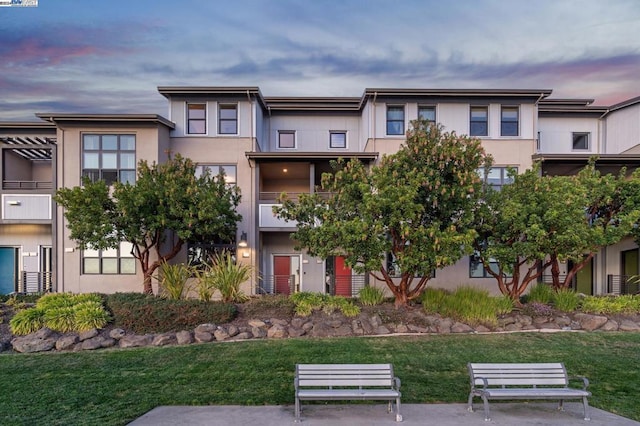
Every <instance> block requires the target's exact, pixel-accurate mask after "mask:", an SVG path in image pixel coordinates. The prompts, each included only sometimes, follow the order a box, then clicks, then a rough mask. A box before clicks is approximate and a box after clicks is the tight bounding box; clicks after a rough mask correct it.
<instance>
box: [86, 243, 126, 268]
mask: <svg viewBox="0 0 640 426" xmlns="http://www.w3.org/2000/svg"><path fill="white" fill-rule="evenodd" d="M132 248H133V246H132V244H131V243H129V242H124V241H123V242H121V243H120V245H119V247H118V248H115V249H107V250H91V249H86V250H83V251H82V273H83V274H135V273H136V259H135V258H134V257H133V254H132Z"/></svg>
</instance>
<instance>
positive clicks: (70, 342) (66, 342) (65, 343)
mask: <svg viewBox="0 0 640 426" xmlns="http://www.w3.org/2000/svg"><path fill="white" fill-rule="evenodd" d="M78 341H79V338H78V336H77V335H76V334H67V335H65V336H62V337H60V338H59V339H58V340H56V350H59V351H66V350H70V349H73V347H74V346H75V344H76V343H78Z"/></svg>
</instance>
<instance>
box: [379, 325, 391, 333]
mask: <svg viewBox="0 0 640 426" xmlns="http://www.w3.org/2000/svg"><path fill="white" fill-rule="evenodd" d="M376 334H391V331H389V329H388V328H387V327H385V326H384V325H381V326H380V327H378V328H376Z"/></svg>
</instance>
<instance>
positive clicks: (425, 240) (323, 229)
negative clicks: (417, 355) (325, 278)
mask: <svg viewBox="0 0 640 426" xmlns="http://www.w3.org/2000/svg"><path fill="white" fill-rule="evenodd" d="M487 161H489V158H488V157H487V156H486V155H485V153H484V150H483V149H482V146H481V144H480V141H479V140H477V139H474V138H469V137H466V136H458V135H457V134H455V133H453V132H452V133H449V132H444V131H443V129H442V127H441V126H437V125H430V124H428V123H427V122H426V121H414V122H413V123H412V128H411V129H410V130H409V131H408V132H407V139H406V143H405V144H403V145H402V146H401V147H400V149H399V151H398V152H396V153H394V154H392V155H389V156H384V157H383V158H382V159H381V161H380V163H379V165H374V166H372V167H371V168H370V169H367V168H366V167H365V166H364V165H363V164H362V163H361V162H359V161H356V160H351V161H349V162H345V161H343V160H339V161H337V162H334V163H333V166H334V170H335V172H334V173H327V174H324V175H323V177H322V190H323V191H325V192H329V193H330V194H331V195H330V196H329V197H328V198H326V197H321V196H319V195H318V194H309V195H302V196H301V197H300V198H299V201H298V202H294V201H292V200H288V199H286V194H285V196H284V197H283V198H282V200H281V201H282V203H283V204H282V207H280V208H276V209H275V211H276V213H277V214H278V215H279V216H280V217H282V218H285V219H288V220H295V221H297V223H298V225H297V226H298V227H297V231H296V232H295V233H294V234H293V236H292V238H293V239H295V240H296V241H297V246H298V247H297V248H306V249H307V250H308V252H309V253H310V254H311V255H313V256H319V257H322V258H327V257H329V256H344V257H345V261H346V263H347V264H348V265H349V266H350V267H351V268H353V270H354V271H356V272H357V273H370V274H371V275H372V276H373V277H375V278H376V279H378V280H380V281H383V282H385V283H386V285H387V286H388V287H389V289H390V290H391V292H392V293H393V295H394V296H395V303H396V306H404V305H406V304H407V303H408V302H409V301H410V300H412V299H416V298H418V297H420V295H421V293H422V291H423V290H424V288H425V286H426V284H427V281H428V280H429V278H430V277H431V274H432V272H433V271H434V270H435V269H439V268H443V267H445V266H448V265H452V264H453V263H455V262H456V261H457V260H459V259H460V258H461V257H462V256H464V255H465V254H466V253H467V249H468V248H470V247H471V243H472V241H473V239H474V237H475V235H476V232H475V230H474V229H473V227H472V226H471V224H472V218H473V209H472V207H473V206H474V204H475V203H476V201H477V199H478V197H479V196H480V194H481V186H482V182H481V180H480V177H479V175H478V173H477V170H478V169H479V168H481V167H483V166H484V165H485V163H486V162H487ZM387 253H391V254H392V255H393V256H394V258H395V262H396V264H397V266H398V267H399V269H400V279H399V280H398V279H394V278H393V277H392V275H391V274H390V273H389V271H387V269H386V262H384V260H385V258H386V255H387Z"/></svg>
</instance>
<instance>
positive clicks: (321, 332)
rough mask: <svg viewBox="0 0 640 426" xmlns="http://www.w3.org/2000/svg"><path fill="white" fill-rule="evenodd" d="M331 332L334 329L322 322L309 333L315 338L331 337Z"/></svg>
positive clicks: (315, 325)
mask: <svg viewBox="0 0 640 426" xmlns="http://www.w3.org/2000/svg"><path fill="white" fill-rule="evenodd" d="M331 332H332V328H331V327H329V326H328V325H327V324H325V323H323V322H321V323H318V324H314V326H313V328H312V329H311V330H310V331H309V332H308V333H309V334H310V335H311V336H313V337H329V336H331Z"/></svg>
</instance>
